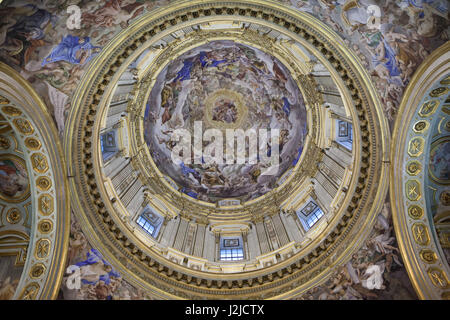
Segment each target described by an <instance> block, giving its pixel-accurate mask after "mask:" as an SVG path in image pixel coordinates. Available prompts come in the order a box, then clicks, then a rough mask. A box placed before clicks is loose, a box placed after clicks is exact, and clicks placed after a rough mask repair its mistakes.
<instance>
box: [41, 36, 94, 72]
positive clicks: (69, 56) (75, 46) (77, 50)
mask: <svg viewBox="0 0 450 320" xmlns="http://www.w3.org/2000/svg"><path fill="white" fill-rule="evenodd" d="M100 49H101V48H100V47H96V46H93V45H92V43H91V42H90V38H89V37H84V38H79V37H77V36H72V35H70V34H69V35H67V36H65V37H63V39H62V40H61V42H60V43H59V44H58V45H57V46H56V47H55V48H53V50H52V52H50V54H49V55H48V56H47V57H46V58H45V59H44V61H43V62H42V66H45V65H46V64H48V63H52V62H58V61H66V62H69V63H71V64H79V65H84V64H85V63H87V62H88V61H89V60H91V59H92V58H93V57H94V56H95V55H96V54H98V53H99V52H100Z"/></svg>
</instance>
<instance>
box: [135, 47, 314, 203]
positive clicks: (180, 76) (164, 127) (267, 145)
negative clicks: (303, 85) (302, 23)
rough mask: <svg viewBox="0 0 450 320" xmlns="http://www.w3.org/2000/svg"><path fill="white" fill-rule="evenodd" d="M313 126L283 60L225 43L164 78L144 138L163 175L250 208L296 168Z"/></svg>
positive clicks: (150, 104)
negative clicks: (247, 205)
mask: <svg viewBox="0 0 450 320" xmlns="http://www.w3.org/2000/svg"><path fill="white" fill-rule="evenodd" d="M306 120H307V114H306V107H305V104H304V100H303V97H302V94H301V92H300V90H299V88H298V87H297V84H296V82H295V81H294V80H293V79H292V76H291V75H290V73H289V71H288V70H287V68H286V67H285V66H284V65H283V64H282V63H281V62H280V61H279V60H278V59H277V58H275V57H273V56H272V55H269V54H267V53H264V52H262V51H261V50H259V49H256V48H254V47H251V46H248V45H244V44H240V43H237V42H234V41H230V40H217V41H212V42H209V43H207V44H204V45H201V46H198V47H196V48H194V49H191V50H189V51H187V52H185V53H184V54H182V55H181V56H179V57H178V58H176V59H175V60H174V61H172V62H170V63H169V64H168V65H167V66H166V67H165V68H164V69H163V70H162V71H161V72H160V73H159V75H158V76H157V79H156V82H155V84H154V86H153V88H152V90H151V92H150V96H149V98H148V100H147V105H146V110H145V117H144V139H145V142H146V144H147V146H148V148H149V151H150V154H151V156H152V158H153V161H154V162H155V164H156V166H157V167H158V169H159V170H160V171H161V172H162V173H163V174H164V175H167V176H169V177H170V178H171V179H173V180H174V181H175V182H176V183H177V184H178V185H180V189H181V190H183V192H184V193H186V194H188V195H189V196H191V197H193V198H196V199H199V200H203V201H206V202H217V201H218V200H221V199H226V198H239V199H240V200H241V201H247V200H251V199H254V198H257V197H259V196H262V195H264V194H265V193H267V192H269V191H271V190H272V189H273V188H274V187H275V186H276V182H277V180H278V179H279V178H280V177H281V176H282V175H283V174H284V173H285V172H286V170H287V169H289V168H290V167H292V166H294V165H295V164H296V162H297V161H298V159H299V157H300V154H301V152H302V150H303V147H304V140H305V136H306V128H307V126H306ZM177 133H179V135H184V137H183V139H181V138H180V137H177V136H176V135H177ZM263 135H265V136H263ZM181 144H186V146H183V148H181V147H180V146H181ZM186 147H187V148H186ZM180 149H181V151H182V152H181V153H179V150H180ZM175 153H177V154H175ZM178 156H180V158H179V160H178V158H177V157H178ZM275 158H276V159H275ZM274 164H275V165H274Z"/></svg>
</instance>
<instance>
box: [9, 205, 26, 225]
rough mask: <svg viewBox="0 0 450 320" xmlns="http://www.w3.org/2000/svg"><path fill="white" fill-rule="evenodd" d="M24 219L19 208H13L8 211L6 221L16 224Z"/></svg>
mask: <svg viewBox="0 0 450 320" xmlns="http://www.w3.org/2000/svg"><path fill="white" fill-rule="evenodd" d="M21 219H22V214H21V213H20V211H19V210H18V209H17V208H11V209H9V210H8V212H7V213H6V221H8V222H9V223H11V224H16V223H18V222H20V220H21Z"/></svg>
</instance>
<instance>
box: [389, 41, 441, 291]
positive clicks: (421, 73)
mask: <svg viewBox="0 0 450 320" xmlns="http://www.w3.org/2000/svg"><path fill="white" fill-rule="evenodd" d="M449 52H450V42H447V43H445V44H444V45H442V46H441V47H439V48H438V49H436V50H435V51H434V52H433V53H432V54H431V55H429V56H428V57H427V58H426V59H425V61H424V62H423V63H422V64H421V65H420V66H419V68H418V69H417V71H416V72H415V74H414V76H413V77H412V79H411V81H410V83H409V85H408V87H407V88H406V90H405V92H404V95H403V99H402V102H401V104H400V108H399V110H398V116H397V120H396V122H395V125H394V131H393V137H392V142H391V150H392V151H391V155H390V162H391V167H392V170H391V175H390V199H391V208H392V215H393V222H394V229H395V234H396V238H397V241H398V244H399V249H400V252H401V255H402V258H403V261H404V263H405V267H406V270H407V272H408V275H409V277H410V280H411V282H412V284H413V287H414V289H415V290H416V293H417V295H418V296H419V298H420V299H441V298H442V297H443V295H444V293H442V292H439V290H438V287H436V286H435V285H434V284H433V282H432V281H433V279H432V278H431V276H432V275H434V276H436V274H437V273H436V272H437V271H436V270H435V269H426V268H425V266H426V265H430V264H431V265H433V266H436V265H440V266H445V265H447V263H446V261H445V259H443V258H442V257H441V256H440V254H439V252H438V251H436V248H438V247H439V244H436V243H435V240H434V237H432V236H431V235H430V230H429V228H430V222H429V220H428V219H429V217H428V214H427V208H426V206H425V205H424V204H423V203H424V200H421V199H419V197H413V198H407V197H408V195H407V194H406V191H407V190H406V189H407V187H406V184H407V183H408V182H409V183H411V180H409V177H407V176H405V175H404V174H405V171H404V170H405V169H404V168H405V163H407V162H408V161H410V160H414V161H418V162H421V163H422V167H423V166H424V163H425V162H424V160H423V158H424V155H423V152H424V148H425V146H426V140H425V138H424V137H422V136H416V135H415V133H414V128H412V129H411V130H410V129H409V128H410V126H412V125H413V124H414V123H417V120H416V115H417V117H421V118H426V117H430V116H432V115H433V114H434V113H435V112H436V111H437V110H438V106H439V105H440V101H439V100H438V99H436V98H434V97H433V98H432V99H430V98H428V97H427V95H426V94H427V91H428V90H429V89H430V88H431V87H432V86H433V85H435V84H436V83H437V81H439V80H440V79H441V78H442V77H444V76H445V75H446V74H447V73H449V72H450V56H449ZM423 99H425V102H423V103H422V101H423ZM418 119H420V118H418ZM429 121H430V122H431V120H429ZM422 134H423V135H424V136H426V135H427V134H428V132H422ZM414 139H420V143H419V144H420V146H419V148H417V149H415V150H411V145H412V144H411V141H413V140H414ZM408 141H409V142H408ZM415 141H419V140H415ZM406 146H407V147H406ZM410 151H413V152H410ZM423 170H424V171H425V170H426V168H423ZM407 173H408V172H407ZM417 179H420V180H421V181H423V180H422V179H423V177H421V176H417ZM407 181H408V182H407ZM416 182H417V186H418V187H419V190H420V191H419V193H423V192H424V191H423V190H421V189H422V186H421V183H420V182H419V180H416ZM406 199H409V200H413V201H412V202H411V201H408V200H406ZM424 254H426V255H424ZM421 261H422V262H421ZM424 263H425V264H424ZM432 268H435V267H432ZM446 268H447V270H448V265H447V267H446ZM427 270H428V271H427ZM429 270H432V272H431V274H430V273H429ZM433 270H434V271H433ZM435 271H436V272H435ZM439 272H444V273H445V272H446V271H444V270H441V269H439ZM439 276H440V274H439Z"/></svg>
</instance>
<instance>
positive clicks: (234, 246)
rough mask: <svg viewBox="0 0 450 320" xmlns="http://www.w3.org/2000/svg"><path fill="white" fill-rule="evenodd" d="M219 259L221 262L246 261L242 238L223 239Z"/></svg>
mask: <svg viewBox="0 0 450 320" xmlns="http://www.w3.org/2000/svg"><path fill="white" fill-rule="evenodd" d="M219 259H220V260H221V261H239V260H244V245H243V241H242V237H221V238H220V256H219Z"/></svg>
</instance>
